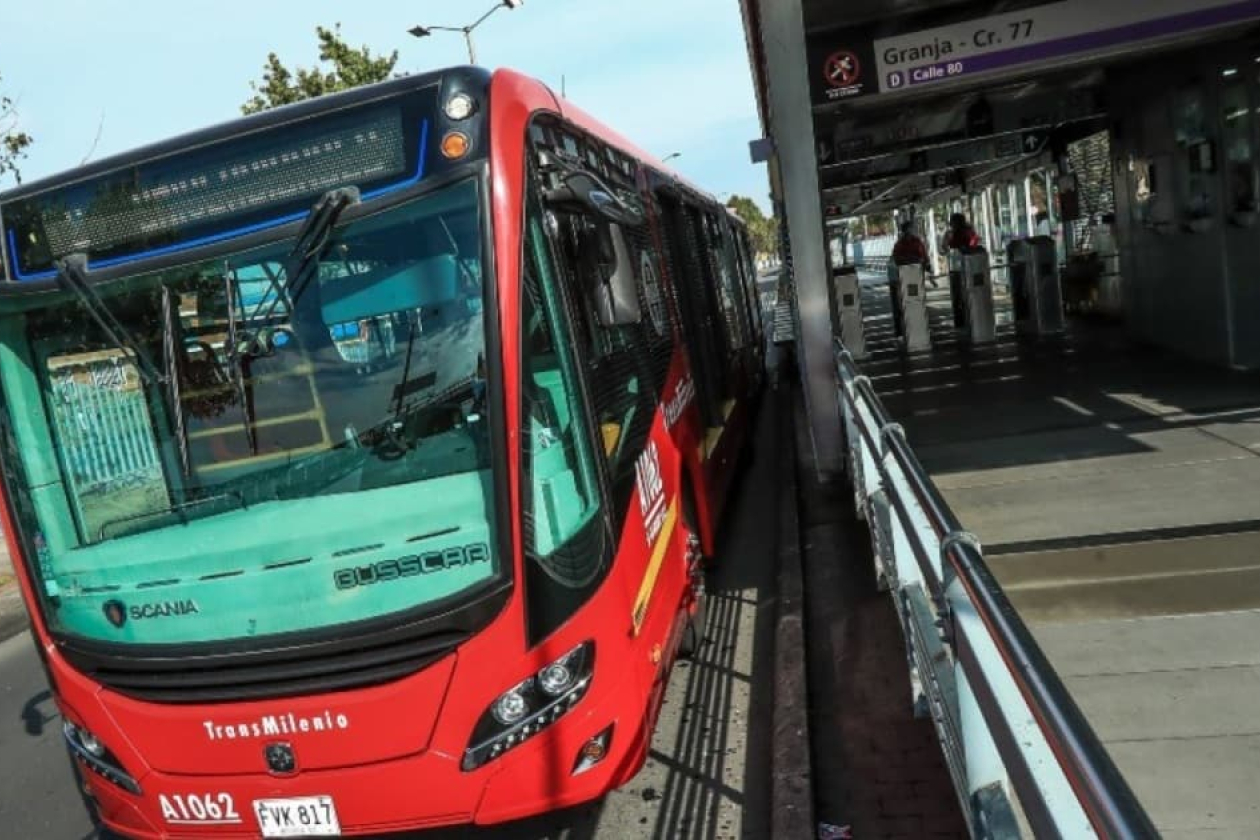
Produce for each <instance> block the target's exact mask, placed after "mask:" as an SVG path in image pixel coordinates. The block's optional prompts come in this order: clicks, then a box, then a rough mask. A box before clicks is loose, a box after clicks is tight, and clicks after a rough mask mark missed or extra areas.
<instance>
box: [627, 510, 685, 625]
mask: <svg viewBox="0 0 1260 840" xmlns="http://www.w3.org/2000/svg"><path fill="white" fill-rule="evenodd" d="M677 522H678V499H677V497H675V498H674V500H673V501H672V502H670V503H669V510H668V511H666V512H665V521H664V522H663V523H662V524H661V532H660V533H659V534H658V535H657V536H656V545H654V546H652V557H651V559H650V560H648V567H647V574H645V575H644V576H643V583H641V584H639V595H638V597H636V598H635V599H634V612H633V613H631V618H632V619H633V620H634V635H636V636H637V635H639V630H640V629H641V628H642V627H643V620H644V619H645V618H647V608H648V602H649V601H650V600H652V590H654V589H656V579H657V578H658V577H660V574H661V564H662V563H664V562H665V552H666V550H667V549H668V548H669V537H670V535H671V534H672V533H673V532H674V525H676V524H677Z"/></svg>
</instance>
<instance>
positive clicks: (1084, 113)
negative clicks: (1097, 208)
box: [802, 0, 1260, 219]
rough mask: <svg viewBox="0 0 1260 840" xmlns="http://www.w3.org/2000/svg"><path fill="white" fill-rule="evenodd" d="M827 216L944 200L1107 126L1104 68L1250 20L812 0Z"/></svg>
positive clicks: (1164, 2) (1182, 11) (1103, 1)
mask: <svg viewBox="0 0 1260 840" xmlns="http://www.w3.org/2000/svg"><path fill="white" fill-rule="evenodd" d="M802 10H803V13H804V22H805V29H806V33H805V34H806V53H807V55H806V59H807V61H808V65H809V85H810V99H811V104H812V110H813V125H814V141H815V146H816V150H817V155H818V164H819V183H820V188H821V190H822V199H823V206H824V208H825V215H826V217H827V218H829V219H839V218H845V217H851V216H857V215H863V214H871V213H879V212H885V211H887V210H889V209H892V208H896V207H899V206H903V205H906V204H909V203H917V204H934V203H939V202H941V201H944V200H946V199H949V198H951V197H953V196H956V195H960V194H963V193H966V192H968V191H972V190H975V189H978V188H982V187H984V186H986V185H988V184H990V183H996V182H999V181H1004V180H1010V179H1013V178H1016V177H1022V175H1024V174H1026V173H1028V172H1032V171H1035V170H1038V169H1043V168H1045V167H1048V166H1050V165H1051V164H1052V162H1053V159H1054V156H1055V153H1058V154H1060V155H1061V154H1062V153H1063V151H1064V150H1065V149H1066V148H1067V146H1068V144H1070V143H1072V142H1074V141H1076V140H1080V139H1082V138H1084V137H1088V136H1090V135H1092V134H1096V133H1098V132H1099V131H1104V130H1106V129H1107V128H1108V127H1109V123H1108V118H1107V113H1108V102H1107V96H1106V85H1105V81H1106V72H1107V68H1108V67H1110V66H1113V65H1116V64H1120V63H1123V62H1125V61H1126V60H1130V59H1132V58H1133V57H1134V56H1136V55H1138V54H1141V55H1142V56H1143V57H1149V56H1150V55H1151V54H1152V53H1153V52H1154V51H1160V50H1164V51H1166V50H1171V49H1175V48H1176V49H1179V48H1183V47H1186V46H1189V45H1192V44H1194V43H1197V42H1201V41H1205V40H1210V39H1215V38H1220V37H1223V35H1224V34H1225V33H1229V34H1231V35H1233V34H1237V33H1238V32H1239V31H1246V30H1247V28H1248V27H1252V26H1255V24H1256V21H1257V19H1260V4H1258V3H1255V2H1238V0H1142V2H1134V0H1058V2H1029V0H1010V1H1009V2H982V3H977V2H964V1H961V0H954V2H949V0H945V1H944V2H942V0H803V2H802Z"/></svg>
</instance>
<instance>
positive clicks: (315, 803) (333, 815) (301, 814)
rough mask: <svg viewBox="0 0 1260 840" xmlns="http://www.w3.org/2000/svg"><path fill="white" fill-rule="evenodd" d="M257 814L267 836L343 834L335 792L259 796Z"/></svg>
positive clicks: (255, 802)
mask: <svg viewBox="0 0 1260 840" xmlns="http://www.w3.org/2000/svg"><path fill="white" fill-rule="evenodd" d="M254 816H255V817H257V818H258V828H259V829H261V831H262V836H263V837H340V836H341V823H339V822H338V821H337V808H336V807H335V806H334V805H333V800H332V797H331V796H295V797H293V798H292V799H255V800H254Z"/></svg>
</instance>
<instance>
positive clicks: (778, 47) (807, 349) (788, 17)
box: [755, 0, 841, 475]
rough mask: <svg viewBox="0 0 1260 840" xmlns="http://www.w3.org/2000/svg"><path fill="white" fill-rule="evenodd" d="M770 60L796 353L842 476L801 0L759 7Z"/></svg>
mask: <svg viewBox="0 0 1260 840" xmlns="http://www.w3.org/2000/svg"><path fill="white" fill-rule="evenodd" d="M755 2H756V4H757V9H758V12H759V15H760V20H761V31H760V38H761V48H762V54H763V55H764V57H765V69H766V77H767V78H766V82H767V84H766V87H767V88H768V96H767V97H766V100H767V101H766V107H765V110H766V112H767V117H768V121H769V131H770V134H771V136H772V137H773V139H774V158H775V159H774V161H773V162H772V165H773V166H777V168H778V172H777V176H778V178H777V181H778V184H779V188H780V189H781V190H782V193H781V194H780V195H777V196H776V199H777V200H779V201H781V206H782V208H783V211H784V213H785V215H786V223H787V231H788V240H789V247H790V250H791V254H792V265H791V271H792V276H793V280H794V285H795V289H796V307H795V308H796V316H797V323H796V327H797V330H796V354H797V362H798V368H799V370H800V374H801V385H802V390H803V391H804V394H805V406H806V410H807V411H808V413H809V426H810V438H811V442H812V444H813V449H814V463H815V466H816V467H817V469H818V472H819V474H821V475H828V474H832V473H836V472H839V470H840V468H841V454H840V413H839V406H838V404H837V402H836V388H837V383H836V377H835V362H834V356H833V352H832V324H831V305H830V296H829V293H828V280H829V268H828V263H827V249H826V242H825V241H824V231H823V215H822V206H821V202H820V201H819V195H820V189H819V182H818V158H817V151H816V150H815V148H814V125H813V118H812V113H813V109H812V106H811V102H810V92H809V75H808V73H809V62H808V59H807V58H806V53H805V18H804V14H803V12H802V10H801V0H755Z"/></svg>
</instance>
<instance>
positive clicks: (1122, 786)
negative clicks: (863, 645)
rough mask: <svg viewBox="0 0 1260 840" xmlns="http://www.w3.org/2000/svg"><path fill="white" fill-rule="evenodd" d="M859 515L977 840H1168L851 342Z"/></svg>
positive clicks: (852, 466)
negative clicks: (1030, 839)
mask: <svg viewBox="0 0 1260 840" xmlns="http://www.w3.org/2000/svg"><path fill="white" fill-rule="evenodd" d="M836 366H837V373H838V377H839V382H840V409H841V416H842V418H843V419H842V423H843V427H844V429H843V431H844V435H845V441H846V451H847V471H848V473H849V476H850V477H851V479H852V483H853V490H854V503H855V505H856V507H857V511H858V514H859V516H860V517H861V518H864V519H865V520H866V521H867V522H868V524H869V525H870V530H871V535H872V541H873V543H874V549H875V564H876V573H877V575H878V579H879V580H880V584H881V587H884V588H886V589H887V590H888V591H889V592H890V593H891V594H892V597H893V600H894V602H895V604H896V606H897V614H898V617H899V619H900V621H901V624H902V629H903V631H904V634H905V639H906V647H907V655H908V659H909V665H910V671H911V685H912V691H913V694H914V697H913V700H914V703H915V708H916V712H918V713H919V714H921V715H924V716H928V715H930V716H931V718H932V720H933V722H934V724H935V727H936V731H937V734H938V736H939V738H940V741H941V746H942V749H943V751H944V754H945V759H946V763H947V764H948V766H949V770H950V774H951V776H952V778H953V780H954V785H955V788H956V790H957V793H958V797H959V801H960V802H962V803H963V805H964V812H965V813H966V817H967V820H968V822H969V825H970V827H971V833H972V835H973V836H976V837H1002V838H1006V837H1023V836H1026V835H1027V834H1028V833H1029V832H1031V833H1032V834H1033V835H1034V836H1037V837H1064V838H1077V837H1104V838H1138V837H1157V836H1158V834H1157V833H1156V831H1155V828H1154V826H1153V825H1152V823H1151V822H1150V819H1149V818H1148V817H1147V815H1146V813H1145V811H1144V810H1143V809H1142V806H1141V805H1140V804H1139V803H1138V801H1137V799H1136V797H1135V796H1134V795H1133V792H1132V791H1131V790H1130V789H1129V786H1128V784H1127V782H1125V780H1124V779H1123V777H1122V776H1121V775H1120V773H1119V771H1118V770H1117V769H1116V767H1115V765H1114V763H1113V762H1112V760H1111V758H1110V756H1109V755H1108V754H1107V752H1106V750H1105V749H1104V748H1103V746H1102V744H1101V742H1100V741H1099V740H1098V738H1097V736H1096V735H1095V734H1094V732H1093V730H1092V729H1091V728H1090V726H1089V724H1088V723H1087V722H1086V720H1085V718H1084V716H1083V715H1082V714H1081V712H1080V709H1079V708H1078V707H1077V706H1076V703H1075V701H1073V699H1072V698H1071V696H1070V695H1069V693H1068V691H1067V689H1066V688H1065V687H1064V685H1063V683H1062V682H1061V681H1060V679H1059V677H1058V675H1057V674H1056V673H1055V671H1054V669H1053V668H1052V667H1051V666H1050V663H1049V662H1048V661H1047V660H1046V657H1045V655H1044V654H1043V653H1042V651H1041V649H1040V648H1039V647H1038V645H1037V643H1036V641H1035V640H1034V639H1033V637H1032V635H1031V633H1030V632H1029V630H1028V628H1027V627H1026V626H1025V625H1024V623H1023V621H1022V620H1021V619H1020V617H1019V616H1018V615H1017V613H1016V611H1015V608H1014V607H1013V606H1012V605H1011V603H1010V601H1009V600H1007V598H1006V595H1005V594H1004V593H1003V592H1002V588H1001V587H1000V586H999V585H998V583H997V581H996V580H995V579H994V577H993V574H992V573H991V572H990V571H989V568H988V566H987V565H986V564H985V561H984V554H983V551H982V550H981V546H980V543H979V541H978V540H977V539H976V538H975V537H974V536H972V535H971V534H969V533H967V532H966V531H965V530H963V527H962V525H961V524H960V523H959V521H958V519H957V517H956V516H955V515H954V513H953V511H951V510H950V508H949V506H948V505H947V504H946V503H945V500H944V499H943V498H942V497H941V494H940V492H939V491H938V490H937V488H936V486H935V485H934V484H933V483H932V480H931V479H930V478H929V477H928V475H927V473H926V472H925V471H924V469H923V467H922V466H921V465H920V463H919V461H918V459H917V458H916V457H915V455H914V453H913V451H912V450H911V449H910V446H909V445H908V444H907V443H906V437H905V433H904V432H903V430H902V428H901V427H900V426H899V425H897V424H896V423H893V422H892V421H891V419H890V418H889V416H888V414H887V412H886V411H885V409H884V407H883V405H882V404H881V402H880V400H879V397H878V395H877V394H876V393H875V389H874V388H873V387H872V385H871V383H870V381H869V380H868V379H867V378H866V377H864V376H862V375H861V373H860V372H859V370H858V368H857V365H856V364H855V363H854V361H853V358H852V356H851V355H850V354H849V352H848V351H847V350H845V349H844V347H843V346H842V345H840V344H839V343H838V342H837V352H836Z"/></svg>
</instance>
